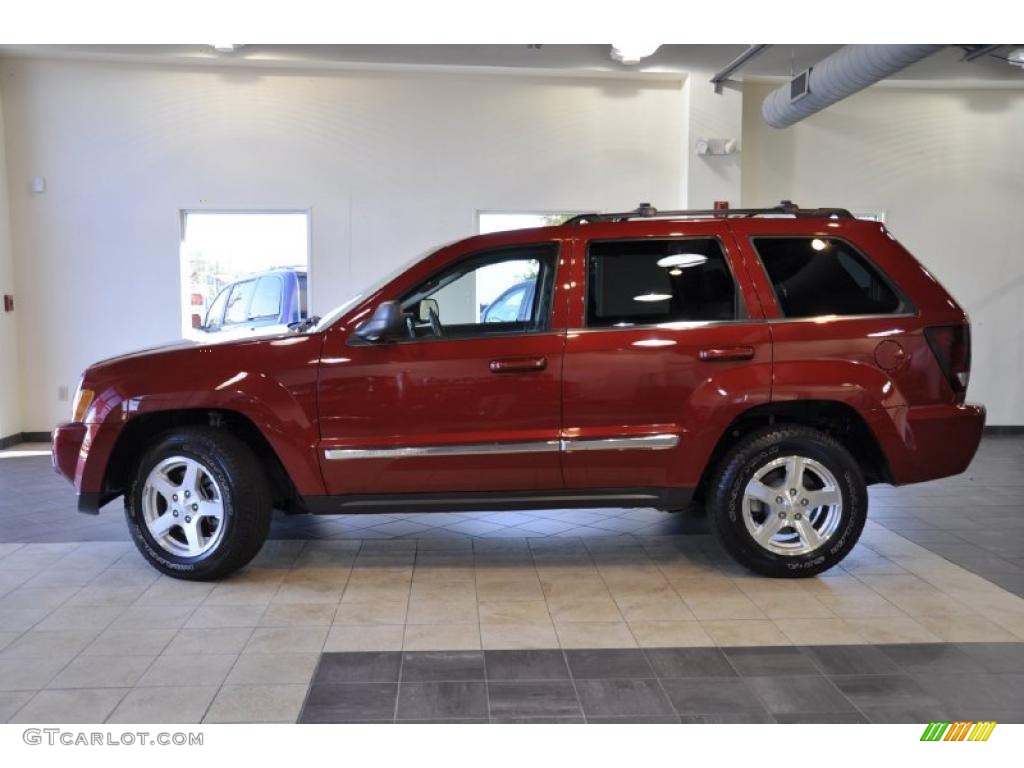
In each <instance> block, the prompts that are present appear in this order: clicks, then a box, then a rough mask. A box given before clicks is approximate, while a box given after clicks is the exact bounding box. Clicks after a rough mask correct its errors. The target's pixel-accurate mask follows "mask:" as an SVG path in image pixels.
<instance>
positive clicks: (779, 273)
mask: <svg viewBox="0 0 1024 768" xmlns="http://www.w3.org/2000/svg"><path fill="white" fill-rule="evenodd" d="M753 242H754V247H755V248H756V249H757V253H758V255H759V256H760V258H761V263H762V264H764V268H765V271H766V272H767V273H768V279H769V280H770V281H771V284H772V288H773V289H774V290H775V297H776V299H777V300H778V303H779V307H780V308H781V309H782V313H783V315H784V316H786V317H820V316H822V315H891V314H903V313H905V312H908V311H910V308H909V305H908V303H907V302H906V300H905V299H904V298H903V297H902V296H901V295H900V294H899V292H898V291H897V290H896V289H895V288H894V287H893V286H892V284H891V283H890V282H889V281H888V280H887V279H886V278H885V277H884V276H883V275H882V273H881V272H880V271H879V270H878V269H877V268H876V267H875V266H874V265H873V264H872V263H871V262H870V261H868V259H867V258H865V257H864V255H863V254H861V253H860V252H859V251H857V250H856V249H855V248H854V247H853V246H852V245H850V244H849V243H847V242H846V241H844V240H839V239H837V238H829V237H760V238H754V240H753Z"/></svg>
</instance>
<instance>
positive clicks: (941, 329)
mask: <svg viewBox="0 0 1024 768" xmlns="http://www.w3.org/2000/svg"><path fill="white" fill-rule="evenodd" d="M924 335H925V338H926V339H928V346H930V347H931V348H932V352H933V353H934V355H935V359H936V360H937V361H938V363H939V368H941V369H942V372H943V373H944V374H945V375H946V379H947V380H948V381H949V386H950V387H951V388H952V389H953V394H954V395H955V399H956V402H958V403H962V402H963V401H964V398H965V397H966V396H967V382H968V380H969V379H970V377H971V326H969V325H967V324H966V323H964V324H963V325H936V326H933V327H931V328H925V329H924Z"/></svg>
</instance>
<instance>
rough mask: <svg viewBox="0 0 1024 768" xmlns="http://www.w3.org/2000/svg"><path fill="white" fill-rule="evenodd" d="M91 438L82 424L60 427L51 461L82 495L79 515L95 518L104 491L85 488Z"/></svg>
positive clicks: (52, 443) (79, 499) (79, 497)
mask: <svg viewBox="0 0 1024 768" xmlns="http://www.w3.org/2000/svg"><path fill="white" fill-rule="evenodd" d="M90 438H91V435H90V428H89V426H87V425H85V424H82V423H81V422H71V423H68V424H61V425H59V426H58V427H57V428H56V429H54V430H53V438H52V440H51V441H50V460H51V461H52V462H53V468H54V470H55V471H56V472H57V474H58V475H61V476H63V477H65V478H67V479H68V480H69V481H70V482H71V484H72V485H74V486H75V490H76V491H78V511H79V512H86V513H88V514H91V515H95V514H98V513H99V510H100V503H101V498H100V497H101V493H100V489H98V488H96V489H90V488H83V481H84V479H85V463H86V460H87V459H88V456H89V446H90V443H91V439H90Z"/></svg>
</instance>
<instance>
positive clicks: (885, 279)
mask: <svg viewBox="0 0 1024 768" xmlns="http://www.w3.org/2000/svg"><path fill="white" fill-rule="evenodd" d="M815 238H820V239H822V240H833V241H836V242H840V243H842V244H843V245H845V246H847V247H848V248H849V249H850V250H852V251H853V252H854V253H855V254H857V255H858V256H860V258H861V259H863V260H864V262H865V263H866V264H868V265H869V266H870V267H871V268H872V269H874V270H875V273H876V274H877V275H878V277H879V278H880V279H881V281H882V283H883V284H884V285H885V286H886V287H887V288H888V289H889V290H890V291H892V292H893V293H894V294H895V295H896V297H897V298H899V300H900V302H901V304H902V305H903V306H904V307H905V308H906V309H905V310H904V311H903V312H890V313H879V312H869V313H866V314H862V315H837V314H835V313H831V314H823V315H804V316H802V317H788V316H787V315H786V312H785V310H784V309H783V307H782V302H781V301H779V293H778V291H776V290H775V283H774V282H773V281H772V276H771V273H770V272H769V271H768V267H767V266H766V265H765V263H764V259H762V258H761V251H759V250H758V248H757V243H756V242H755V241H756V240H814V239H815ZM747 241H748V244H749V245H750V250H751V252H752V253H753V255H754V258H755V259H757V265H758V267H760V268H761V272H762V274H763V275H764V279H765V282H766V283H767V284H768V288H769V289H770V290H771V292H772V298H773V299H774V300H775V308H776V311H777V312H778V313H779V316H778V317H770V318H768V322H772V323H800V322H808V321H812V322H813V321H816V320H820V319H821V318H823V317H829V318H835V319H836V320H862V319H865V318H882V317H917V316H918V315H919V314H920V312H919V310H918V309H917V306H916V305H915V304H914V302H912V301H911V300H910V297H908V296H907V293H906V291H904V290H902V289H901V288H900V287H899V285H897V284H896V283H895V282H894V281H893V279H892V278H891V277H889V275H888V273H887V272H886V271H885V270H884V269H882V268H881V267H880V266H878V263H877V262H875V260H874V259H872V258H871V257H870V256H868V255H867V254H866V253H865V252H864V251H863V250H862V249H861V248H858V247H857V245H856V244H855V243H854V242H852V241H851V240H849V239H848V238H845V237H839V236H838V235H831V234H827V235H820V234H810V235H807V234H789V235H781V234H771V235H752V234H748V235H747Z"/></svg>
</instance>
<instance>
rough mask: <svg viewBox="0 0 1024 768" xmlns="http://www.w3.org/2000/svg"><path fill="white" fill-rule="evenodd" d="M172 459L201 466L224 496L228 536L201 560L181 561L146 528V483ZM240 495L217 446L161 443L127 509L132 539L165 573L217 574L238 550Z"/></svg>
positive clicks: (180, 440) (182, 440) (174, 439)
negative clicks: (180, 459) (181, 458)
mask: <svg viewBox="0 0 1024 768" xmlns="http://www.w3.org/2000/svg"><path fill="white" fill-rule="evenodd" d="M170 456H184V457H186V458H189V459H193V460H194V461H197V462H199V463H200V464H201V465H202V466H203V468H204V469H205V470H206V471H207V472H209V473H210V475H211V476H212V477H213V479H214V480H215V481H216V483H217V486H218V488H219V489H220V493H221V503H222V506H223V510H224V512H223V518H222V525H224V533H223V534H222V536H221V538H220V542H219V543H218V544H217V546H216V547H214V548H213V549H212V550H210V551H208V552H204V553H203V554H202V555H199V556H197V557H181V556H179V555H174V554H171V553H170V552H167V551H166V550H165V549H164V548H163V547H161V546H160V545H159V544H157V542H156V541H155V540H154V538H153V536H152V534H151V533H150V532H149V529H148V527H147V526H146V522H145V516H144V515H143V513H142V496H143V489H144V483H145V479H146V478H147V477H148V476H149V473H150V472H151V471H152V469H153V468H154V467H155V466H156V465H157V464H159V463H160V462H161V461H163V460H164V459H166V458H168V457H170ZM237 495H238V494H237V492H236V488H235V487H234V483H232V481H231V478H230V476H229V473H228V471H227V468H226V467H225V466H224V465H223V462H222V460H221V457H220V455H219V453H218V451H217V450H216V448H215V447H214V446H211V445H207V444H205V442H204V441H202V440H197V439H194V438H191V439H190V438H187V437H180V436H175V435H170V436H167V437H165V438H163V439H162V440H159V441H158V442H157V443H156V445H154V446H153V447H152V448H151V449H150V450H149V451H147V452H146V454H145V455H144V456H143V458H142V460H141V461H140V463H139V466H138V472H137V475H136V480H135V483H134V484H133V487H132V492H131V494H130V495H129V498H128V503H127V504H126V505H125V517H126V519H127V521H128V529H129V531H130V532H131V535H132V538H133V539H134V540H135V543H136V545H137V546H138V548H139V549H140V551H141V552H142V554H143V555H144V556H145V557H146V559H147V560H149V561H150V562H151V563H153V564H154V565H155V566H157V568H159V569H160V570H162V571H164V572H165V573H168V572H173V573H174V574H178V575H180V576H182V577H184V578H187V577H189V576H193V577H194V576H198V575H201V574H203V573H205V572H208V571H214V570H216V569H217V568H218V567H219V566H220V564H221V563H222V562H224V561H225V560H227V559H229V558H230V557H231V555H232V549H233V547H234V546H235V538H236V537H235V536H233V534H234V531H235V528H236V525H237V504H236V499H237Z"/></svg>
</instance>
